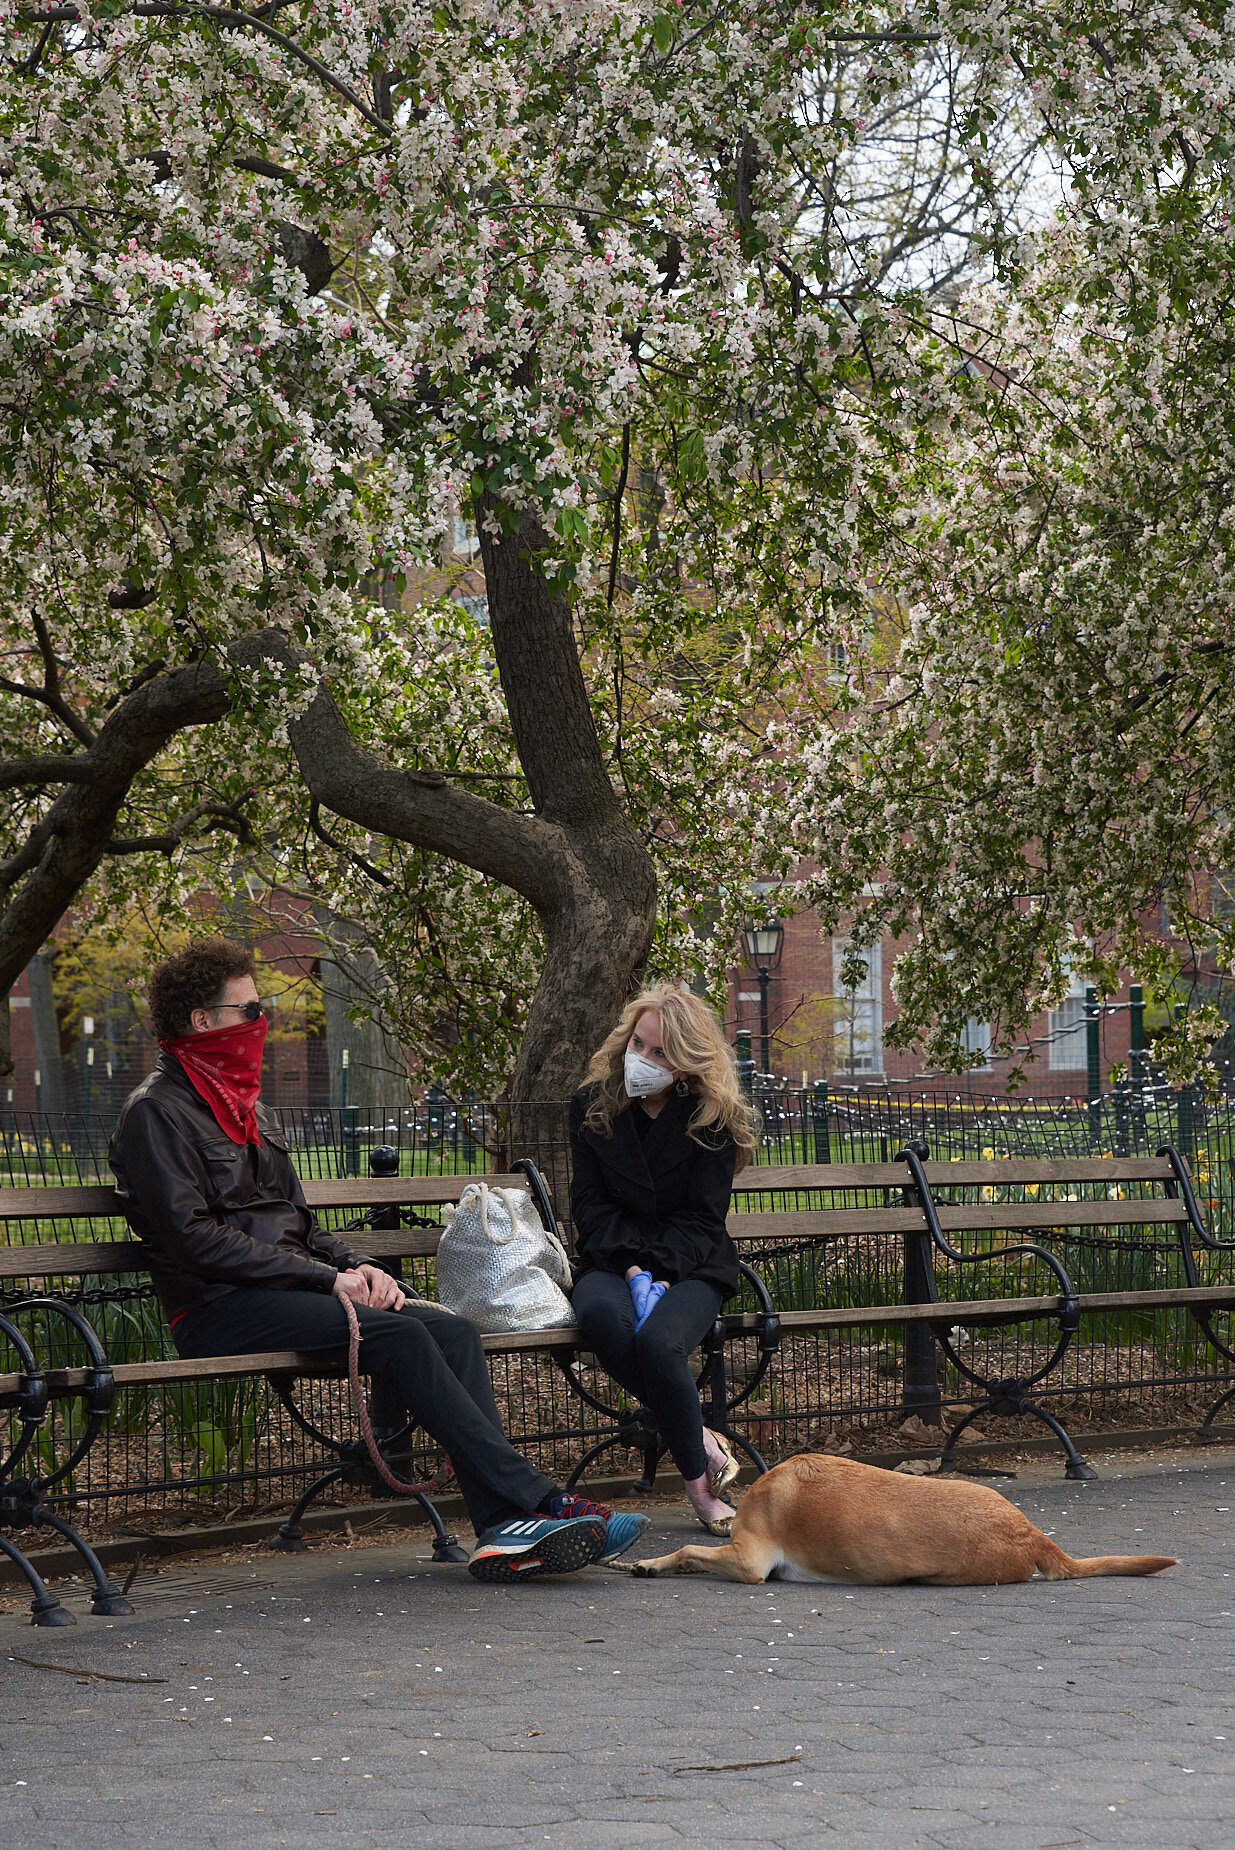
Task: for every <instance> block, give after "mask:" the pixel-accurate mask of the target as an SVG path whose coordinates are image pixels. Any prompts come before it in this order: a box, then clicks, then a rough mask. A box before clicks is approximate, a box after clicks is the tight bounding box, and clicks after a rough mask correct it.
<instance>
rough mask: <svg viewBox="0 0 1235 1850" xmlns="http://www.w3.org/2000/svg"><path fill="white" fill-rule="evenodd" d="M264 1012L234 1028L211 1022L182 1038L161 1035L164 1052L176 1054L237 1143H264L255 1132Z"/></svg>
mask: <svg viewBox="0 0 1235 1850" xmlns="http://www.w3.org/2000/svg"><path fill="white" fill-rule="evenodd" d="M265 1042H266V1017H265V1016H264V1015H262V1016H259V1017H258V1019H257V1020H256V1021H242V1022H238V1023H237V1025H236V1026H235V1027H234V1028H210V1029H208V1030H207V1032H206V1033H205V1034H182V1035H181V1036H180V1038H179V1039H178V1040H174V1041H160V1042H159V1046H160V1047H161V1048H162V1049H163V1051H164V1053H170V1054H175V1056H176V1058H177V1060H179V1062H180V1064H181V1066H182V1067H183V1068H184V1071H185V1075H186V1077H187V1079H188V1081H189V1084H190V1085H191V1086H192V1088H193V1090H194V1091H195V1092H196V1093H198V1094H199V1095H200V1097H202V1098H204V1099H205V1101H206V1103H207V1104H208V1105H209V1107H210V1109H211V1111H212V1112H213V1113H214V1115H215V1120H216V1122H217V1123H218V1126H219V1129H220V1130H222V1131H226V1132H227V1135H228V1136H229V1137H230V1138H231V1140H232V1142H233V1143H260V1142H261V1138H260V1137H259V1136H258V1134H257V1113H256V1112H255V1111H254V1109H253V1108H254V1106H255V1105H256V1104H257V1094H258V1092H259V1091H260V1090H261V1083H262V1048H263V1046H264V1045H265Z"/></svg>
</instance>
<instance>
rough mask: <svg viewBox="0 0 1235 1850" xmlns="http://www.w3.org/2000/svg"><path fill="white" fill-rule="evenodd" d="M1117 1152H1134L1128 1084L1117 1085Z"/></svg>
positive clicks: (1127, 1153) (1122, 1154)
mask: <svg viewBox="0 0 1235 1850" xmlns="http://www.w3.org/2000/svg"><path fill="white" fill-rule="evenodd" d="M1115 1154H1116V1156H1130V1155H1131V1154H1132V1137H1131V1110H1130V1106H1129V1098H1128V1087H1127V1085H1126V1084H1125V1085H1122V1086H1116V1087H1115Z"/></svg>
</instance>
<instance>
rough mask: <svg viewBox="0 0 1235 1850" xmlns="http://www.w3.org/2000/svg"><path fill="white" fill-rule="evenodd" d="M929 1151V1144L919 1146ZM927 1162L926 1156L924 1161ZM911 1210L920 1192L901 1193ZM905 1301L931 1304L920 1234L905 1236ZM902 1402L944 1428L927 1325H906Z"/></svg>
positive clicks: (927, 1421) (907, 1413)
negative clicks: (927, 1147) (927, 1148)
mask: <svg viewBox="0 0 1235 1850" xmlns="http://www.w3.org/2000/svg"><path fill="white" fill-rule="evenodd" d="M918 1147H920V1148H921V1149H923V1150H925V1148H926V1146H925V1144H923V1145H920V1146H918ZM922 1160H923V1161H925V1160H926V1158H925V1156H924V1157H923V1159H922ZM901 1200H902V1201H903V1202H904V1204H905V1206H906V1207H907V1208H916V1207H917V1206H918V1205H919V1203H918V1199H917V1193H916V1190H914V1189H912V1188H905V1189H902V1190H901ZM904 1295H905V1302H906V1304H929V1302H930V1291H929V1289H928V1288H927V1277H926V1265H925V1261H924V1260H923V1257H922V1242H921V1240H920V1239H919V1238H918V1236H917V1235H916V1234H913V1233H907V1234H906V1235H905V1294H904ZM902 1400H903V1404H904V1411H905V1418H906V1419H908V1418H909V1417H910V1415H911V1414H914V1413H916V1414H917V1416H918V1418H919V1419H920V1420H922V1421H924V1422H925V1424H926V1425H927V1426H942V1425H943V1402H942V1400H941V1398H940V1394H939V1371H938V1368H937V1367H936V1364H935V1338H934V1337H933V1336H932V1335H931V1332H930V1330H929V1329H928V1328H927V1326H926V1325H925V1324H924V1323H907V1324H906V1325H905V1359H904V1366H903V1370H902Z"/></svg>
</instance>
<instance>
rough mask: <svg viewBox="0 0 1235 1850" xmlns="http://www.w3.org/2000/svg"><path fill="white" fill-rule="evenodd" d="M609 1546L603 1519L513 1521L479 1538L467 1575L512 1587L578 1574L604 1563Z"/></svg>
mask: <svg viewBox="0 0 1235 1850" xmlns="http://www.w3.org/2000/svg"><path fill="white" fill-rule="evenodd" d="M631 1540H632V1541H633V1540H634V1537H633V1536H632V1537H631ZM606 1541H607V1534H606V1529H605V1523H604V1520H603V1519H602V1518H601V1517H600V1516H584V1515H580V1516H566V1517H558V1516H512V1517H511V1518H510V1519H509V1521H507V1522H499V1523H497V1524H496V1525H495V1526H494V1527H493V1528H492V1529H486V1530H485V1532H484V1534H483V1535H482V1536H480V1537H479V1538H478V1540H477V1542H476V1548H475V1552H474V1553H473V1555H472V1558H471V1560H470V1561H469V1562H468V1564H467V1571H468V1573H469V1574H471V1575H472V1577H473V1579H475V1580H494V1581H505V1582H507V1583H509V1582H511V1581H514V1580H535V1579H537V1578H538V1576H539V1575H541V1574H573V1573H574V1571H575V1569H576V1568H580V1567H590V1566H591V1565H592V1563H593V1561H599V1560H600V1559H601V1557H602V1555H603V1554H604V1551H605V1545H606ZM629 1545H630V1544H629V1543H627V1546H628V1547H629Z"/></svg>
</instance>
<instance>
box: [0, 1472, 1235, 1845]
mask: <svg viewBox="0 0 1235 1850" xmlns="http://www.w3.org/2000/svg"><path fill="white" fill-rule="evenodd" d="M1098 1463H1099V1467H1100V1469H1101V1471H1102V1479H1101V1481H1100V1482H1099V1483H1096V1484H1091V1485H1084V1486H1075V1485H1065V1484H1064V1482H1063V1480H1062V1477H1061V1475H1060V1473H1059V1471H1058V1467H1057V1466H1054V1465H1052V1466H1050V1467H1049V1468H1048V1467H1046V1466H1044V1465H1043V1466H1034V1467H1031V1468H1027V1469H1025V1470H1024V1471H1023V1474H1022V1476H1021V1477H1020V1478H1019V1480H1018V1481H1017V1482H1016V1483H1014V1484H1009V1485H1007V1486H1006V1490H1007V1494H1008V1495H1010V1496H1011V1497H1012V1498H1013V1500H1014V1501H1015V1502H1017V1503H1018V1504H1020V1506H1021V1507H1022V1508H1023V1509H1025V1510H1026V1511H1027V1513H1029V1514H1030V1515H1031V1516H1032V1517H1033V1519H1034V1520H1035V1521H1037V1522H1038V1523H1040V1524H1041V1526H1043V1527H1044V1528H1046V1529H1047V1530H1049V1531H1052V1532H1053V1533H1054V1534H1055V1536H1056V1537H1057V1539H1058V1540H1059V1541H1060V1543H1061V1544H1062V1545H1063V1546H1065V1547H1066V1548H1068V1549H1069V1550H1070V1551H1071V1552H1073V1553H1077V1554H1086V1553H1105V1552H1116V1551H1117V1552H1124V1551H1134V1550H1145V1551H1148V1552H1165V1553H1171V1554H1178V1555H1179V1556H1180V1557H1181V1565H1180V1566H1179V1567H1178V1568H1176V1569H1173V1570H1171V1571H1170V1572H1169V1573H1168V1574H1166V1575H1164V1576H1163V1577H1162V1578H1161V1579H1157V1580H1147V1581H1133V1580H1099V1581H1082V1582H1077V1583H1066V1584H1051V1583H1048V1582H1046V1581H1041V1580H1039V1581H1035V1582H1032V1583H1030V1584H1029V1585H1027V1586H1019V1587H1003V1588H995V1589H986V1590H982V1589H979V1588H963V1589H942V1590H941V1589H922V1588H872V1589H859V1590H857V1591H849V1590H846V1589H845V1588H843V1587H833V1586H818V1587H810V1586H792V1585H785V1586H776V1585H770V1586H767V1587H761V1588H758V1589H755V1590H754V1591H752V1590H751V1589H749V1588H746V1587H738V1586H733V1585H728V1584H725V1583H722V1582H718V1581H709V1580H702V1579H683V1580H664V1581H643V1582H639V1581H632V1580H631V1579H630V1578H629V1577H627V1576H625V1575H619V1574H615V1573H613V1572H611V1571H606V1570H601V1569H592V1570H589V1571H588V1572H586V1573H584V1574H579V1575H575V1576H573V1577H571V1578H569V1579H566V1580H563V1581H561V1582H558V1583H556V1584H553V1583H545V1582H541V1583H531V1584H528V1585H526V1586H522V1587H516V1588H511V1589H495V1588H485V1587H480V1586H478V1585H477V1584H476V1583H475V1582H474V1581H472V1580H471V1579H470V1578H469V1577H468V1576H467V1574H466V1572H465V1571H464V1570H462V1569H460V1568H447V1567H435V1566H433V1565H431V1564H428V1563H426V1562H425V1561H424V1560H422V1559H420V1558H418V1556H419V1554H420V1552H421V1551H424V1552H427V1547H426V1544H425V1542H424V1541H423V1540H422V1539H421V1537H420V1535H419V1533H418V1532H412V1535H411V1536H410V1538H405V1539H402V1540H400V1541H399V1542H398V1543H397V1545H394V1546H388V1545H385V1544H383V1545H382V1546H380V1547H369V1548H361V1547H357V1548H355V1549H353V1550H350V1551H349V1550H344V1549H341V1548H339V1547H337V1546H334V1545H333V1544H331V1545H325V1546H322V1547H319V1548H318V1549H316V1550H314V1552H312V1553H310V1554H308V1555H302V1556H299V1557H287V1556H271V1555H268V1554H265V1553H258V1552H257V1551H254V1550H248V1549H246V1550H242V1551H241V1552H240V1553H239V1554H235V1555H232V1556H230V1557H226V1558H222V1559H219V1560H217V1561H211V1562H207V1563H199V1564H197V1565H195V1566H193V1567H192V1568H190V1569H186V1567H185V1566H184V1564H173V1565H171V1566H170V1567H169V1569H168V1570H167V1571H166V1572H165V1573H163V1574H160V1575H159V1576H157V1577H156V1578H153V1579H149V1580H146V1581H145V1582H143V1581H141V1580H139V1582H138V1583H137V1586H136V1587H135V1589H134V1596H135V1598H136V1599H137V1601H138V1607H139V1610H138V1613H137V1616H136V1617H135V1618H132V1619H119V1620H115V1621H107V1620H99V1619H92V1618H90V1617H89V1616H88V1614H87V1613H86V1611H85V1600H84V1596H82V1595H79V1594H78V1592H77V1590H76V1589H73V1590H72V1597H71V1600H70V1603H72V1604H74V1605H75V1606H76V1607H77V1610H78V1613H79V1621H78V1624H77V1626H76V1628H75V1629H74V1630H69V1629H67V1628H66V1629H64V1630H60V1631H34V1630H32V1629H31V1628H30V1627H29V1626H28V1625H27V1624H25V1623H24V1622H23V1620H22V1618H21V1617H20V1616H18V1615H17V1613H16V1611H15V1610H14V1609H12V1608H11V1609H10V1613H9V1616H4V1617H0V1647H3V1648H0V1677H2V1678H3V1700H2V1701H0V1843H3V1844H4V1845H5V1846H6V1850H112V1847H113V1846H115V1847H117V1850H119V1847H120V1846H124V1845H128V1844H130V1843H134V1844H142V1845H145V1846H148V1847H151V1850H171V1847H173V1846H180V1845H184V1846H193V1847H194V1850H197V1847H198V1846H202V1847H204V1846H210V1845H220V1846H237V1845H243V1846H255V1847H256V1846H261V1847H262V1850H265V1846H268V1845H269V1846H273V1845H282V1844H289V1845H294V1846H303V1845H313V1846H317V1845H322V1846H334V1845H348V1846H353V1845H355V1846H364V1845H370V1844H373V1845H382V1844H389V1845H391V1846H394V1845H398V1846H399V1850H405V1847H408V1846H410V1847H411V1850H498V1847H499V1846H500V1847H501V1850H506V1847H507V1846H510V1847H511V1850H514V1847H515V1846H518V1850H528V1847H530V1850H537V1847H538V1846H541V1845H549V1846H552V1847H553V1850H578V1847H580V1846H585V1847H586V1850H597V1847H603V1846H608V1845H614V1846H618V1845H621V1846H623V1847H624V1850H625V1847H626V1846H643V1845H661V1844H665V1845H689V1844H699V1845H705V1846H719V1845H725V1846H729V1845H734V1846H741V1847H742V1850H763V1846H769V1847H770V1846H773V1845H775V1846H790V1845H799V1844H801V1845H803V1846H804V1845H806V1844H808V1843H815V1842H820V1843H827V1842H836V1843H837V1844H842V1843H844V1844H849V1845H853V1844H857V1845H861V1846H884V1845H886V1846H889V1850H909V1847H910V1846H917V1845H923V1846H943V1847H945V1850H1003V1847H1004V1846H1006V1847H1007V1850H1060V1847H1062V1846H1065V1845H1067V1846H1071V1845H1091V1844H1100V1845H1105V1844H1112V1845H1114V1844H1119V1845H1124V1844H1135V1845H1153V1846H1155V1847H1156V1850H1186V1847H1187V1846H1192V1845H1206V1846H1211V1845H1213V1846H1217V1845H1222V1846H1224V1850H1225V1847H1226V1846H1229V1844H1230V1842H1231V1840H1232V1838H1233V1837H1235V1776H1233V1773H1235V1715H1232V1714H1231V1713H1230V1709H1231V1692H1232V1687H1233V1683H1232V1679H1233V1678H1235V1586H1231V1585H1228V1581H1230V1580H1231V1578H1232V1573H1233V1572H1235V1569H1233V1568H1232V1566H1231V1559H1232V1556H1235V1547H1233V1546H1232V1544H1231V1538H1232V1537H1233V1536H1235V1454H1226V1453H1214V1452H1209V1453H1199V1454H1197V1453H1191V1454H1171V1455H1166V1454H1163V1455H1160V1456H1158V1457H1153V1456H1150V1457H1147V1458H1140V1459H1136V1460H1129V1459H1128V1458H1127V1457H1124V1456H1119V1457H1108V1458H1107V1459H1105V1460H1103V1459H1101V1458H1099V1459H1098ZM655 1514H656V1520H655V1522H654V1525H653V1528H652V1530H651V1531H650V1533H649V1536H648V1538H647V1541H646V1542H645V1544H644V1545H643V1546H642V1548H641V1549H640V1550H638V1551H637V1552H642V1553H653V1552H655V1553H660V1552H663V1550H664V1548H665V1546H666V1545H670V1546H676V1544H677V1542H678V1541H679V1540H680V1539H685V1538H686V1537H687V1535H688V1534H689V1530H688V1528H687V1523H686V1519H685V1513H684V1510H683V1508H682V1506H679V1505H661V1506H659V1507H658V1509H657V1510H656V1512H655ZM648 1544H651V1545H650V1546H649V1545H648ZM143 1589H144V1590H143ZM1225 1600H1229V1601H1230V1602H1231V1604H1230V1606H1229V1607H1228V1606H1225V1605H1224V1604H1223V1602H1224V1601H1225ZM14 1654H16V1658H15V1655H14ZM20 1658H28V1659H33V1660H37V1662H38V1664H39V1665H41V1666H65V1667H67V1668H68V1669H69V1670H70V1672H72V1673H73V1674H64V1671H63V1670H59V1669H54V1668H47V1667H41V1668H35V1667H32V1666H30V1665H28V1664H26V1663H23V1662H21V1661H16V1660H17V1659H20ZM90 1672H97V1673H100V1674H99V1675H97V1676H94V1677H92V1678H91V1677H89V1675H88V1673H90ZM102 1673H107V1676H108V1677H110V1678H112V1679H119V1680H103V1677H102ZM83 1678H88V1680H83Z"/></svg>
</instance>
